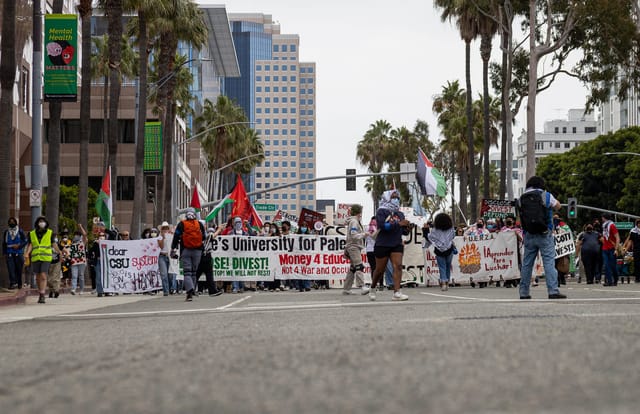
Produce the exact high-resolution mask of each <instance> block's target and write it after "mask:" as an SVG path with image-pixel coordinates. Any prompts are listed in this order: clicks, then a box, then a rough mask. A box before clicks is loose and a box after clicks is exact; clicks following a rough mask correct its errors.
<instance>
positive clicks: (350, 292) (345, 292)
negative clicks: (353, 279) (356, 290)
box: [342, 290, 353, 295]
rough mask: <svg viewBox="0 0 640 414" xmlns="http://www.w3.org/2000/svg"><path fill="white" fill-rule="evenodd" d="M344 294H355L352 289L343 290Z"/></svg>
mask: <svg viewBox="0 0 640 414" xmlns="http://www.w3.org/2000/svg"><path fill="white" fill-rule="evenodd" d="M342 294H343V295H353V292H352V291H350V290H343V291H342Z"/></svg>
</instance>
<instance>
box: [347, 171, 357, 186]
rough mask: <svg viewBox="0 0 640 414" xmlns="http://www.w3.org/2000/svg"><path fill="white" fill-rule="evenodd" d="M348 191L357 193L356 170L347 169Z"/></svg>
mask: <svg viewBox="0 0 640 414" xmlns="http://www.w3.org/2000/svg"><path fill="white" fill-rule="evenodd" d="M346 175H347V191H356V169H355V168H347V173H346Z"/></svg>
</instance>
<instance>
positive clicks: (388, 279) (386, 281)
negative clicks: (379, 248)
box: [384, 259, 393, 287]
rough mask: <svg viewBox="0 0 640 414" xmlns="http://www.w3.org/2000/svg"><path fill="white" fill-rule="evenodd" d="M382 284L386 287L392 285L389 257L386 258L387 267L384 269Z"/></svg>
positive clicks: (391, 268)
mask: <svg viewBox="0 0 640 414" xmlns="http://www.w3.org/2000/svg"><path fill="white" fill-rule="evenodd" d="M384 284H385V285H387V287H390V286H393V264H392V263H391V259H389V260H387V267H386V268H385V270H384Z"/></svg>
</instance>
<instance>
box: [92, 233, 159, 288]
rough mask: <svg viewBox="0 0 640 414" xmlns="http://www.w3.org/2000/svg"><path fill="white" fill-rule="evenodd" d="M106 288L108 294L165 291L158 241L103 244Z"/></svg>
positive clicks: (103, 269) (106, 242) (112, 241)
mask: <svg viewBox="0 0 640 414" xmlns="http://www.w3.org/2000/svg"><path fill="white" fill-rule="evenodd" d="M98 243H99V245H98V246H99V249H100V267H101V270H102V271H101V277H102V286H103V287H104V291H105V292H107V293H142V292H151V291H154V290H160V289H162V280H161V279H160V273H159V271H158V256H159V255H160V246H158V240H157V239H142V240H100V241H98Z"/></svg>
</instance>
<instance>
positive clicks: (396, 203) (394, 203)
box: [391, 198, 400, 207]
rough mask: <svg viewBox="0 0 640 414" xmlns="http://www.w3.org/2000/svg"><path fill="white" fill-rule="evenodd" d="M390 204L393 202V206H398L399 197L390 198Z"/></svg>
mask: <svg viewBox="0 0 640 414" xmlns="http://www.w3.org/2000/svg"><path fill="white" fill-rule="evenodd" d="M391 204H393V205H394V206H395V207H400V199H399V198H392V199H391Z"/></svg>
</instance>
